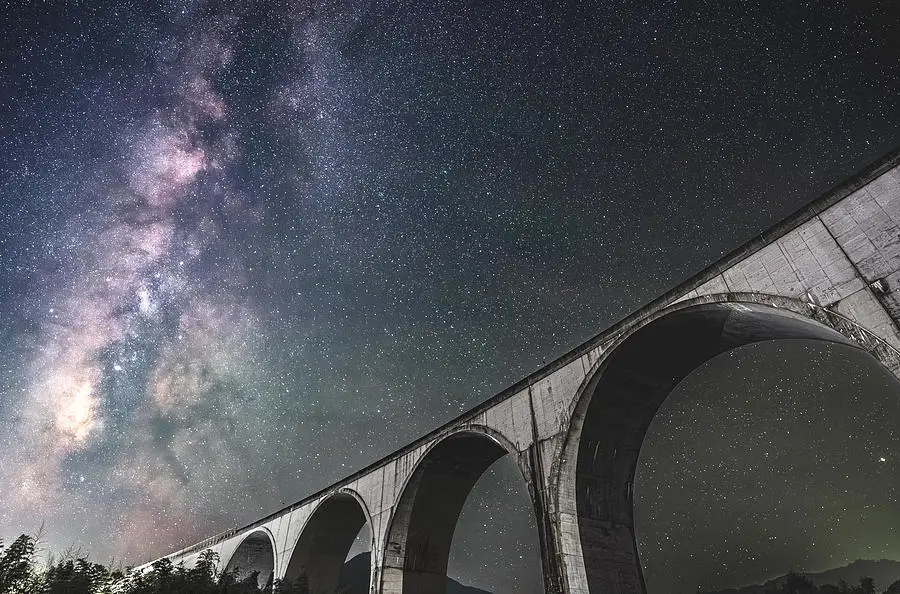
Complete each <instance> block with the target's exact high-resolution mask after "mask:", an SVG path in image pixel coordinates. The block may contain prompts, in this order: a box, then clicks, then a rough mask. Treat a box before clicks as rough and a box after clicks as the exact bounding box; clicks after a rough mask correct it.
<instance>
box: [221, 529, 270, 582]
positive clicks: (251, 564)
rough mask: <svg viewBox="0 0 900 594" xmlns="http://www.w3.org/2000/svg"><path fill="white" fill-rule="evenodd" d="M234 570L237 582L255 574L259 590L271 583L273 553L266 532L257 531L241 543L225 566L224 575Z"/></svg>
mask: <svg viewBox="0 0 900 594" xmlns="http://www.w3.org/2000/svg"><path fill="white" fill-rule="evenodd" d="M234 570H237V572H238V575H237V577H238V580H244V579H246V578H247V577H249V576H250V575H251V574H253V573H254V572H255V573H256V574H257V578H256V581H257V583H258V585H259V587H261V588H262V587H265V586H266V585H268V584H270V583H271V582H272V577H273V574H274V572H275V551H274V550H273V549H272V539H270V538H269V535H268V534H267V533H266V532H264V531H262V530H257V531H255V532H252V533H250V535H249V536H247V538H245V539H244V540H243V541H241V544H240V545H238V548H237V549H236V550H235V551H234V554H233V555H231V559H229V560H228V565H226V566H225V572H226V573H229V572H232V571H234Z"/></svg>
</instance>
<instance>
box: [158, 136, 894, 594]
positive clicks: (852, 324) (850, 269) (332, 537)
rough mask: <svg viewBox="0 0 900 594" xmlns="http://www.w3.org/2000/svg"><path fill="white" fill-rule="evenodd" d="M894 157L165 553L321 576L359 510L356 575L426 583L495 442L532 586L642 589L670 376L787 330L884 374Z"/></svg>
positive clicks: (346, 540) (438, 585)
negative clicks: (497, 385) (364, 537)
mask: <svg viewBox="0 0 900 594" xmlns="http://www.w3.org/2000/svg"><path fill="white" fill-rule="evenodd" d="M898 164H900V151H895V152H894V153H892V154H891V155H888V156H887V157H885V158H883V159H881V160H880V161H879V162H877V163H875V164H873V165H872V166H871V167H869V168H867V169H866V170H864V171H862V172H860V173H859V174H858V175H856V176H854V177H853V178H852V179H851V180H849V181H847V182H845V183H844V184H842V185H841V186H839V187H837V188H835V189H834V190H832V191H831V192H829V193H827V194H826V195H825V196H823V197H821V198H820V199H818V200H816V201H815V202H813V203H811V204H810V205H808V206H807V207H806V208H804V209H802V210H801V211H799V212H798V213H796V214H795V215H793V216H792V217H790V218H788V219H787V220H785V221H783V222H782V223H780V224H779V225H776V226H775V227H774V228H772V229H770V230H769V231H767V232H765V233H762V234H761V235H760V236H759V237H757V238H755V239H754V240H753V241H751V242H749V243H748V244H746V245H744V246H742V247H741V248H739V249H737V250H735V251H734V252H733V253H731V254H729V255H728V256H726V257H725V258H723V259H722V260H720V261H719V262H717V263H716V264H714V265H712V266H710V267H709V268H707V269H706V270H704V271H703V272H701V273H700V274H698V275H696V276H695V277H694V278H692V279H690V280H688V281H686V282H685V283H683V284H681V285H680V286H678V287H676V288H675V289H673V290H671V291H669V292H667V293H666V294H665V295H662V296H661V297H659V298H658V299H656V300H654V301H653V302H652V303H650V304H648V305H646V306H645V307H643V308H641V309H640V310H638V311H636V312H634V313H633V314H631V315H630V316H628V317H627V318H625V319H624V320H622V321H621V322H619V323H618V324H615V325H614V326H612V327H611V328H608V329H607V330H605V331H604V332H602V333H601V334H599V335H597V336H596V337H594V338H593V339H591V340H589V341H587V342H585V343H584V344H582V345H580V346H578V347H576V348H575V349H573V350H572V351H571V352H569V353H567V354H566V355H564V356H562V357H560V358H559V359H557V360H556V361H554V362H553V363H551V364H549V365H547V366H546V367H544V368H543V369H541V370H539V371H537V372H535V373H534V374H532V375H530V376H529V377H527V378H524V379H523V380H521V381H520V382H518V383H517V384H515V385H513V386H511V387H510V388H508V389H507V390H504V391H503V392H502V393H500V394H498V395H496V396H494V397H493V398H491V399H489V400H488V401H486V402H485V403H483V404H481V405H479V406H478V407H476V408H475V409H473V410H471V411H469V412H467V413H465V414H463V415H461V416H460V417H458V418H457V419H455V420H453V421H452V422H450V423H447V424H446V425H444V426H443V427H440V428H439V429H436V430H435V431H433V432H431V433H429V434H428V435H426V436H424V437H422V438H420V439H418V440H416V441H415V442H413V443H412V444H410V445H408V446H406V447H405V448H403V449H401V450H399V451H397V452H395V453H393V454H391V455H390V456H387V457H386V458H384V459H382V460H379V461H378V462H376V463H374V464H372V465H370V466H369V467H367V468H364V469H362V470H360V471H359V472H356V473H355V474H353V475H351V476H349V477H347V478H346V479H344V480H343V481H340V482H338V483H337V484H335V485H333V486H331V487H329V488H328V489H325V490H323V491H321V492H319V493H316V494H314V495H312V496H310V497H307V498H306V499H303V500H301V501H299V502H297V503H295V504H293V505H291V506H289V507H287V508H285V509H282V510H279V511H277V512H275V513H273V514H271V515H270V516H268V517H266V518H263V519H261V520H259V521H257V522H254V523H253V524H251V525H249V526H245V527H243V528H240V529H236V530H231V531H228V532H225V533H223V534H220V535H217V536H214V537H212V538H210V539H208V540H206V541H203V542H200V543H197V544H196V545H193V546H191V547H188V548H186V549H184V550H182V551H179V552H177V553H173V554H172V555H170V558H172V560H173V561H175V562H176V563H177V562H180V561H183V562H185V563H186V564H188V565H190V564H192V563H194V562H195V561H196V558H197V556H198V555H199V553H201V552H202V551H203V550H205V549H208V548H209V549H212V550H214V551H216V552H217V553H218V554H219V555H220V557H221V559H222V563H223V566H224V565H226V564H228V565H231V566H234V565H235V564H241V563H248V562H249V563H258V564H259V566H260V567H263V568H265V567H267V565H266V564H267V563H269V561H267V560H268V559H271V566H272V569H271V571H272V574H273V576H274V577H275V578H282V577H290V578H302V579H304V580H305V581H306V582H307V583H308V584H309V585H310V586H311V588H312V591H314V592H326V591H331V590H332V589H333V584H334V583H335V582H334V580H335V567H337V565H338V562H339V561H341V560H343V559H344V558H345V556H346V554H347V549H349V547H350V543H351V542H352V540H353V539H352V537H351V536H349V535H350V534H351V533H354V534H355V531H356V530H357V529H358V528H359V526H361V525H362V523H363V522H367V523H368V524H369V526H370V529H371V534H372V563H373V565H372V574H371V575H372V582H371V587H370V591H371V592H373V593H376V592H386V593H387V592H390V593H401V592H403V593H411V592H414V593H418V592H429V593H432V592H442V591H443V583H444V582H443V577H444V573H445V571H446V567H447V555H448V552H449V546H450V540H451V538H452V533H453V528H454V526H455V523H456V518H457V516H458V514H459V511H460V508H461V506H462V504H463V502H464V501H465V498H466V496H467V495H468V493H469V490H470V489H471V487H472V485H473V484H474V482H475V481H476V480H477V479H478V477H479V476H481V474H482V472H483V471H484V470H485V469H486V468H487V466H488V465H489V464H490V463H491V462H492V461H494V460H495V459H497V458H498V457H500V456H503V455H510V456H512V457H513V458H514V460H515V461H516V463H517V464H518V466H519V468H520V469H521V470H522V473H523V476H524V478H525V481H526V483H527V485H528V490H529V493H530V495H531V498H532V501H533V503H534V510H535V515H536V518H537V525H538V531H539V535H540V540H541V548H542V557H543V559H542V563H543V570H544V581H545V589H546V591H547V592H566V593H573V594H574V593H586V592H593V593H595V594H596V593H598V592H603V593H623V592H641V591H642V590H643V578H642V575H641V569H640V563H639V560H638V556H637V551H636V547H635V543H634V530H633V518H632V499H633V492H632V485H633V478H634V468H635V464H636V462H637V457H638V453H639V450H640V447H641V443H642V441H643V437H644V432H645V431H646V429H647V426H648V425H649V423H650V421H651V420H652V418H653V415H654V414H655V412H656V410H657V409H658V407H659V405H660V404H661V403H662V402H663V400H664V399H665V398H666V396H667V395H668V394H669V392H670V390H671V389H672V387H673V386H674V385H675V384H677V383H678V381H680V379H681V378H683V377H685V376H686V375H687V374H689V373H690V372H691V371H692V370H693V369H696V367H697V366H699V365H701V364H702V363H703V362H705V361H707V360H708V359H709V358H711V357H713V356H716V355H717V354H719V353H722V352H725V351H727V350H730V349H733V348H737V347H739V346H741V345H744V344H750V343H753V342H759V341H767V340H782V339H789V338H806V339H813V340H824V341H830V342H835V343H840V344H844V345H848V346H851V347H852V348H858V349H861V350H864V351H866V352H869V353H871V354H872V356H873V357H874V358H875V359H877V360H878V361H879V362H881V363H882V364H883V365H884V366H885V367H886V368H887V369H889V370H890V371H891V372H892V373H894V374H895V375H898V376H900V350H898V349H900V329H898V328H900V167H898ZM248 543H249V545H248ZM250 545H252V546H250ZM265 546H268V547H269V549H268V551H266V550H265ZM254 555H255V556H254ZM267 555H271V557H269V556H267ZM253 559H256V560H257V561H253ZM242 560H243V561H242ZM242 566H243V565H242Z"/></svg>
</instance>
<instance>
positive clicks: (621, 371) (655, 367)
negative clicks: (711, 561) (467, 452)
mask: <svg viewBox="0 0 900 594" xmlns="http://www.w3.org/2000/svg"><path fill="white" fill-rule="evenodd" d="M791 339H806V340H819V341H825V342H831V343H835V344H841V345H845V346H848V347H852V348H856V349H859V350H862V351H864V352H868V353H870V354H871V355H872V356H873V357H874V358H875V359H876V360H878V361H879V362H880V363H883V364H887V363H889V362H891V363H893V361H895V360H896V357H897V356H898V355H900V353H897V351H896V350H895V349H893V347H891V346H889V345H888V344H887V343H886V342H885V341H883V340H882V339H880V338H878V337H877V336H875V335H874V334H873V333H871V332H869V331H868V330H866V329H865V328H863V327H861V326H860V325H858V324H856V323H855V322H853V321H852V320H850V319H848V318H846V317H843V316H840V315H839V314H836V313H834V312H831V311H829V310H827V309H825V308H822V307H820V306H817V305H815V304H811V303H806V302H804V301H800V300H797V299H792V298H786V297H781V296H773V295H759V294H727V295H712V296H704V297H701V298H697V299H693V300H688V301H684V302H682V303H678V304H676V305H673V306H670V307H669V308H666V309H663V310H661V311H659V312H658V313H657V314H655V315H653V316H650V317H648V318H646V319H644V320H643V321H641V322H640V323H637V324H635V325H634V326H632V327H631V328H629V329H627V330H626V331H625V332H623V334H622V335H621V336H620V337H619V338H618V340H616V342H615V343H614V344H613V345H612V346H611V347H610V348H608V349H607V350H606V351H605V352H604V353H603V355H602V356H601V358H600V359H599V360H598V361H597V362H596V363H595V364H594V365H593V366H592V369H591V371H590V372H589V373H588V374H587V377H586V379H585V380H584V382H583V383H582V385H581V387H580V388H579V390H578V392H577V394H576V397H575V399H574V401H573V405H572V409H571V411H570V413H571V414H570V418H571V421H570V426H569V429H568V432H567V435H566V439H565V441H564V444H563V448H562V451H561V455H560V457H559V458H558V459H557V460H556V461H555V462H554V466H553V469H552V477H551V480H552V484H553V485H554V486H555V488H553V489H552V490H551V491H552V493H551V497H552V501H551V505H552V507H553V508H554V509H555V511H556V512H557V513H558V514H559V518H560V522H559V525H560V530H561V533H560V534H558V535H557V542H558V544H559V548H560V551H561V553H562V558H563V559H562V561H563V562H562V567H561V570H562V572H563V573H564V574H565V579H564V581H565V582H566V583H567V584H568V585H569V589H568V590H567V591H568V592H570V593H575V592H578V593H587V592H592V593H598V592H603V593H604V594H606V593H624V592H629V593H632V592H644V591H646V589H645V586H644V582H643V575H642V569H641V564H640V560H639V557H638V552H637V545H636V540H635V533H634V518H633V482H634V474H635V469H636V466H637V462H638V456H639V454H640V448H641V445H642V443H643V439H644V435H645V434H646V431H647V428H648V427H649V425H650V422H651V421H652V420H653V417H654V416H655V414H656V412H657V410H658V409H659V407H660V405H661V404H662V402H663V401H664V400H665V399H666V397H668V395H669V393H670V392H671V391H672V390H673V389H674V388H675V386H677V385H678V384H679V383H680V382H681V380H682V379H684V378H685V377H687V375H689V374H690V373H691V372H692V371H694V370H695V369H697V368H698V367H699V366H700V365H702V364H704V363H705V362H707V361H709V360H710V359H712V358H714V357H716V356H718V355H720V354H722V353H725V352H728V351H730V350H733V349H736V348H739V347H741V346H744V345H749V344H753V343H758V342H764V341H772V340H791ZM886 366H887V365H886ZM889 369H890V368H889Z"/></svg>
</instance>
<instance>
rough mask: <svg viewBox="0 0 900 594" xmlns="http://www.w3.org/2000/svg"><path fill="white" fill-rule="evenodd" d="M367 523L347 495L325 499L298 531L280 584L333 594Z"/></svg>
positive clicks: (362, 511)
mask: <svg viewBox="0 0 900 594" xmlns="http://www.w3.org/2000/svg"><path fill="white" fill-rule="evenodd" d="M367 524H368V515H367V513H366V511H365V509H364V508H363V506H362V504H361V503H360V502H359V501H358V500H357V499H356V497H354V496H353V495H351V494H350V493H345V492H342V493H337V494H335V495H332V496H330V497H328V498H327V499H325V500H324V501H323V502H322V503H320V504H319V505H318V507H316V509H315V511H314V512H313V514H312V516H310V518H309V520H308V521H307V522H306V525H305V526H304V527H303V530H302V531H301V532H300V537H299V538H298V540H297V544H296V545H295V547H294V551H293V553H292V554H291V559H290V561H289V562H288V566H287V569H286V571H285V574H284V582H286V583H287V584H290V585H293V586H295V587H298V588H299V589H300V591H302V592H308V593H309V594H332V593H334V592H337V591H338V589H339V587H340V585H341V569H342V568H343V567H344V562H345V561H346V560H347V557H348V555H349V554H350V552H351V550H352V549H353V548H354V542H355V541H356V540H357V536H358V535H360V533H361V532H364V529H365V527H366V526H367ZM367 587H368V585H367Z"/></svg>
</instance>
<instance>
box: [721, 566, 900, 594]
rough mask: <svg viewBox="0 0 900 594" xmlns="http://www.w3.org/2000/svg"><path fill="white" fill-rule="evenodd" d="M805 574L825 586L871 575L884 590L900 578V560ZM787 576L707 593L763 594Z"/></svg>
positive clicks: (852, 581)
mask: <svg viewBox="0 0 900 594" xmlns="http://www.w3.org/2000/svg"><path fill="white" fill-rule="evenodd" d="M800 573H802V572H800ZM803 575H805V576H806V577H807V578H809V579H810V581H812V583H813V584H815V585H816V586H823V585H825V584H833V585H837V583H838V582H839V581H840V580H844V581H845V582H847V583H848V584H851V585H854V584H858V583H859V578H861V577H870V578H872V579H873V580H875V591H876V592H883V591H884V590H886V589H887V587H888V586H890V585H891V584H893V583H894V582H895V581H897V580H900V561H890V560H888V559H880V560H878V561H870V560H865V559H857V560H856V561H854V562H853V563H851V564H850V565H845V566H843V567H837V568H835V569H829V570H827V571H822V572H820V573H804V574H803ZM785 577H786V576H784V575H783V576H781V577H777V578H775V579H772V580H769V581H767V582H766V583H765V584H754V585H752V586H744V587H742V588H726V589H724V590H714V591H711V592H707V594H763V593H764V592H766V591H767V590H773V589H776V588H778V587H779V586H781V584H783V583H784V580H785Z"/></svg>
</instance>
